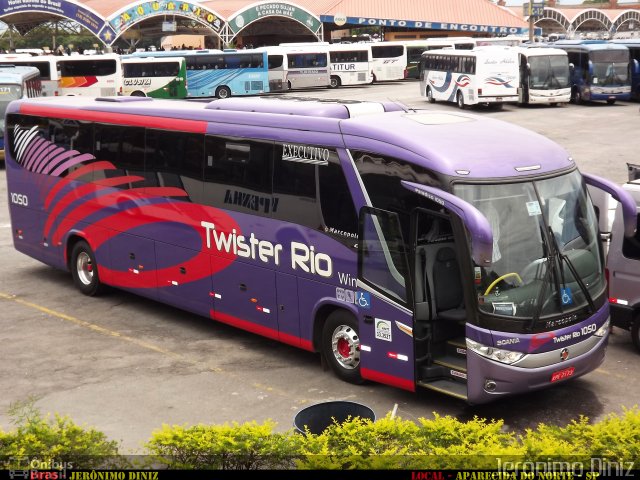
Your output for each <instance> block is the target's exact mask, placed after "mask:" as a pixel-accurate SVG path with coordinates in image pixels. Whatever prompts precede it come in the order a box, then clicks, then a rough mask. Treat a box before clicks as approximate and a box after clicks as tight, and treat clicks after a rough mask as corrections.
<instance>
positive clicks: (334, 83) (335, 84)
mask: <svg viewBox="0 0 640 480" xmlns="http://www.w3.org/2000/svg"><path fill="white" fill-rule="evenodd" d="M329 86H330V87H331V88H338V87H339V86H340V79H339V78H338V77H336V76H333V77H331V81H330V83H329Z"/></svg>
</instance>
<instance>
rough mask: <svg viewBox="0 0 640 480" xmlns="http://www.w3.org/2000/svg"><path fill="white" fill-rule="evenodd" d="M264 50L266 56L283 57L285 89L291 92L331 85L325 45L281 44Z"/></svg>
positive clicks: (327, 53)
mask: <svg viewBox="0 0 640 480" xmlns="http://www.w3.org/2000/svg"><path fill="white" fill-rule="evenodd" d="M266 49H267V55H268V56H271V55H272V54H273V55H283V67H284V68H286V82H285V84H284V85H285V86H286V88H288V89H290V90H291V89H298V88H313V87H328V86H330V85H331V71H330V67H329V50H328V48H327V44H326V43H324V42H320V43H318V44H314V43H309V44H304V43H301V44H281V45H280V46H279V47H266ZM269 64H271V62H269ZM270 71H271V70H270Z"/></svg>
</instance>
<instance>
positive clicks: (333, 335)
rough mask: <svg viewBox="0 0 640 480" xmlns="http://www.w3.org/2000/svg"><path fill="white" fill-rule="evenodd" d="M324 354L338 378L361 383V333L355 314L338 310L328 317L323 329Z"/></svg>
mask: <svg viewBox="0 0 640 480" xmlns="http://www.w3.org/2000/svg"><path fill="white" fill-rule="evenodd" d="M322 354H323V355H324V357H325V359H326V360H327V362H328V363H329V365H330V366H331V369H332V370H333V372H334V373H335V374H336V376H337V377H338V378H340V379H341V380H344V381H345V382H349V383H355V384H361V383H363V382H364V380H363V379H362V377H361V376H360V335H359V334H358V325H357V321H356V319H355V318H354V317H353V315H351V314H349V313H348V312H345V311H344V310H336V311H335V312H333V313H332V314H330V315H329V317H327V320H326V322H325V324H324V327H323V329H322Z"/></svg>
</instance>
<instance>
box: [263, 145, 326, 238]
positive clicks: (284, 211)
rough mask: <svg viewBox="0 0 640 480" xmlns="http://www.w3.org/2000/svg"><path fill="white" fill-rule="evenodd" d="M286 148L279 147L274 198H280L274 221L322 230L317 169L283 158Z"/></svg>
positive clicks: (275, 164) (274, 176)
mask: <svg viewBox="0 0 640 480" xmlns="http://www.w3.org/2000/svg"><path fill="white" fill-rule="evenodd" d="M285 148H286V147H284V146H283V144H276V146H275V158H274V171H273V195H274V199H275V198H277V199H278V208H277V209H276V211H274V212H273V216H274V218H277V219H279V220H284V221H286V222H293V223H299V224H301V225H305V226H307V227H310V228H313V229H316V230H317V229H322V228H323V227H324V223H323V221H322V213H321V211H320V204H319V202H318V198H317V188H316V183H317V182H316V175H317V169H318V168H322V167H321V166H320V167H318V166H317V165H314V164H312V163H304V162H300V161H296V160H295V159H291V160H289V159H286V158H283V156H284V155H283V152H284V149H285Z"/></svg>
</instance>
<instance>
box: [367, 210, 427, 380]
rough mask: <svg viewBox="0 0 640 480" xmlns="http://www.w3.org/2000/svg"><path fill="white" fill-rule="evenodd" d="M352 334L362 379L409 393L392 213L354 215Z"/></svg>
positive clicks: (405, 297)
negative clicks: (356, 218) (355, 326)
mask: <svg viewBox="0 0 640 480" xmlns="http://www.w3.org/2000/svg"><path fill="white" fill-rule="evenodd" d="M359 230H360V231H359V237H358V291H357V292H356V305H357V306H358V313H359V315H358V316H359V319H358V320H359V321H358V329H359V332H358V333H359V336H360V348H361V355H360V362H361V366H360V373H361V375H362V377H363V378H368V379H371V380H375V381H377V382H381V383H386V384H389V385H394V386H397V387H400V388H404V389H406V390H415V377H414V348H413V319H412V316H413V314H412V311H411V309H410V308H409V305H410V304H411V303H410V302H411V296H412V294H411V288H410V285H411V284H410V281H409V275H408V272H409V268H408V263H407V255H406V248H405V245H406V243H405V241H404V238H403V233H402V230H401V227H400V219H399V217H398V215H397V214H396V213H393V212H388V211H385V210H380V209H376V208H371V207H363V208H362V209H361V210H360V228H359Z"/></svg>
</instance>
